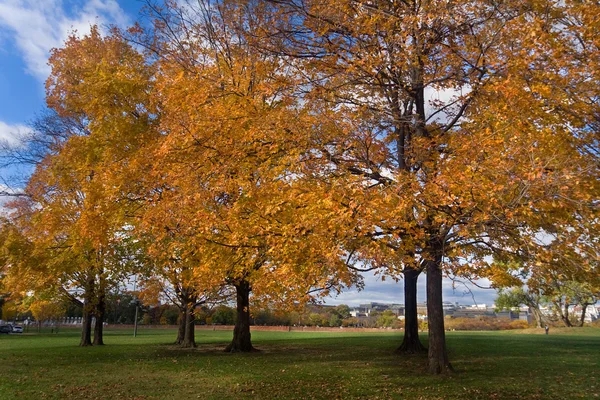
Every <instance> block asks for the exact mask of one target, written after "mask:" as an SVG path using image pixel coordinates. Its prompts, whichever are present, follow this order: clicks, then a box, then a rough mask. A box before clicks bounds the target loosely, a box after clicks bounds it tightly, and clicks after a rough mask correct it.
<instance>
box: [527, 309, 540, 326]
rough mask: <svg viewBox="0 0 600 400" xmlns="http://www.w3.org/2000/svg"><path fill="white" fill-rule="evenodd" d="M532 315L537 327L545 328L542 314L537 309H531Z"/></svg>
mask: <svg viewBox="0 0 600 400" xmlns="http://www.w3.org/2000/svg"><path fill="white" fill-rule="evenodd" d="M529 309H530V310H531V313H532V314H533V318H534V319H535V327H536V328H542V327H543V326H544V318H543V317H542V313H541V312H540V310H539V309H538V308H536V307H529Z"/></svg>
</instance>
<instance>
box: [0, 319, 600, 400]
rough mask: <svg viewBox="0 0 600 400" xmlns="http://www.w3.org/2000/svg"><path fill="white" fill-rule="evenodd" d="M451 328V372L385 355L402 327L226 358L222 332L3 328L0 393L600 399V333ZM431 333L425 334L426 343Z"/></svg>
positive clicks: (267, 338)
mask: <svg viewBox="0 0 600 400" xmlns="http://www.w3.org/2000/svg"><path fill="white" fill-rule="evenodd" d="M531 333H532V332H527V331H525V332H522V333H518V332H517V333H515V332H510V331H503V332H475V333H473V332H470V333H467V332H451V333H449V334H448V346H449V351H450V357H451V361H452V362H453V365H454V367H455V369H456V373H454V374H453V375H451V376H443V377H436V376H429V375H427V373H426V369H425V367H426V358H425V357H420V356H417V357H414V356H413V357H400V356H397V355H394V354H392V350H393V349H394V348H395V347H396V346H397V345H398V344H399V341H400V338H399V337H398V335H399V334H398V333H391V332H382V333H362V334H360V333H359V334H357V333H342V332H340V333H310V332H254V333H253V339H254V343H255V346H256V347H257V348H259V349H260V350H261V352H259V353H253V354H226V353H223V351H222V348H223V347H224V345H225V344H226V342H227V341H228V340H230V337H231V333H229V332H218V331H217V332H212V331H198V332H197V335H198V336H197V340H198V344H199V346H198V348H197V349H194V350H184V349H178V348H175V347H173V346H172V345H170V344H169V343H170V342H172V340H173V339H174V337H175V332H174V331H170V330H141V331H140V334H139V336H138V337H137V338H133V337H131V333H130V332H129V331H124V330H110V331H108V332H107V333H106V337H105V342H106V346H104V347H90V348H79V347H77V343H78V337H77V332H76V331H61V332H60V333H59V334H54V335H52V334H39V335H22V336H16V335H10V336H7V335H2V336H0V399H113V400H120V399H196V398H199V399H239V398H242V399H243V398H262V399H304V398H307V399H312V398H314V399H352V398H361V399H390V398H396V399H486V400H491V399H561V400H562V399H596V398H599V399H600V381H599V380H600V365H599V363H600V329H592V328H582V329H572V330H566V329H565V330H557V329H554V330H553V331H552V334H551V335H549V336H545V335H539V334H531ZM425 338H426V337H423V339H425Z"/></svg>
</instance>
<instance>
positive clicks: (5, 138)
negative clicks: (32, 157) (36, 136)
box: [0, 121, 31, 146]
mask: <svg viewBox="0 0 600 400" xmlns="http://www.w3.org/2000/svg"><path fill="white" fill-rule="evenodd" d="M30 131H31V128H29V127H28V126H26V125H21V124H15V125H11V124H7V123H6V122H2V121H0V141H1V142H7V143H8V144H9V145H11V146H15V145H18V144H19V138H20V137H22V136H24V135H26V134H27V133H29V132H30Z"/></svg>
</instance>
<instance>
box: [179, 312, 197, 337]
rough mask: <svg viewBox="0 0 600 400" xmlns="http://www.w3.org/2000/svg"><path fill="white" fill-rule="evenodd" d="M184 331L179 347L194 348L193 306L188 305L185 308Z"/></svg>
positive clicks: (194, 322)
mask: <svg viewBox="0 0 600 400" xmlns="http://www.w3.org/2000/svg"><path fill="white" fill-rule="evenodd" d="M185 310H186V312H185V329H184V334H183V342H182V343H181V347H196V316H195V315H194V304H193V303H191V302H190V303H188V304H187V305H186V307H185Z"/></svg>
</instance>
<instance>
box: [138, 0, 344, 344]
mask: <svg viewBox="0 0 600 400" xmlns="http://www.w3.org/2000/svg"><path fill="white" fill-rule="evenodd" d="M148 11H149V12H150V13H151V15H152V17H153V19H154V20H155V21H157V22H156V24H155V26H154V30H153V31H151V32H148V31H145V30H143V29H141V28H140V27H137V28H134V29H133V30H131V31H130V34H131V35H132V40H133V41H136V42H137V43H140V44H142V45H144V46H145V47H146V48H147V49H148V52H149V53H148V54H149V55H152V56H153V57H157V62H156V67H157V69H158V72H157V75H156V83H155V85H156V86H155V87H156V97H154V98H153V100H154V101H155V102H157V104H160V110H161V119H160V128H159V129H160V130H161V131H162V132H164V133H165V135H164V136H163V137H161V138H160V140H158V141H157V142H156V143H155V144H153V145H152V146H149V147H148V150H147V151H146V152H145V154H148V155H149V156H147V157H148V158H150V161H149V165H151V172H150V177H151V179H150V180H149V182H148V183H149V184H148V186H147V188H148V189H147V193H152V195H153V197H152V201H151V202H150V204H151V206H149V207H147V209H146V211H145V213H144V216H143V217H142V221H141V224H140V227H141V228H140V229H142V230H144V231H148V232H151V235H153V237H155V238H156V240H157V241H162V240H164V239H166V238H169V241H170V243H171V247H170V248H169V249H168V250H164V252H165V253H164V254H167V255H169V256H170V255H173V254H176V255H177V258H178V259H180V260H182V262H184V263H186V265H187V263H190V262H192V263H193V267H191V271H192V274H193V275H194V276H195V280H196V281H197V282H202V285H206V287H215V286H218V285H222V284H227V285H230V286H231V287H233V288H234V289H235V292H236V304H237V305H236V308H237V322H236V326H235V329H234V338H233V340H232V343H231V344H230V346H228V348H227V350H228V351H252V350H253V347H252V344H251V336H250V298H251V294H252V297H253V299H254V301H257V300H258V299H264V300H265V301H269V302H276V301H280V302H283V303H287V304H293V303H295V302H300V303H303V302H306V301H308V300H310V299H311V298H312V297H313V296H314V295H315V294H316V293H317V291H319V290H320V294H321V295H323V294H327V293H329V291H330V290H331V289H333V288H338V287H340V286H341V285H343V284H350V283H351V281H352V280H353V279H354V278H355V274H352V273H350V272H347V271H346V270H342V269H337V270H336V266H339V265H341V264H343V262H342V257H341V256H342V255H343V252H342V250H341V247H340V246H335V245H333V246H332V247H331V248H328V247H326V246H324V242H323V239H324V238H330V237H333V236H334V235H335V229H336V225H335V224H336V220H338V219H339V218H337V217H336V218H332V219H330V220H329V226H327V225H325V224H324V221H325V218H323V217H320V218H316V217H315V216H314V213H316V212H318V213H320V214H321V215H322V214H323V213H324V212H325V211H322V210H320V209H319V206H320V205H321V206H322V205H324V204H328V202H329V206H328V208H327V209H326V210H329V212H331V215H333V216H335V214H334V212H333V211H332V209H331V206H333V202H331V201H330V200H329V199H327V198H323V197H321V198H320V199H319V198H317V196H316V195H315V192H316V191H315V190H313V189H312V188H311V187H307V186H303V184H302V182H303V181H302V180H301V179H300V178H301V177H302V176H303V175H302V173H301V171H300V170H299V169H298V167H299V166H300V165H302V164H301V163H299V161H301V160H302V157H303V156H304V155H305V154H306V153H307V152H308V151H310V149H311V146H309V145H307V142H308V141H309V140H310V139H311V137H310V132H311V130H312V127H313V122H314V116H313V115H311V114H310V109H308V107H307V106H308V105H305V104H302V103H301V102H300V101H299V97H297V96H294V92H295V91H296V89H297V88H296V86H295V85H294V81H293V79H292V78H293V77H290V76H289V74H288V73H287V67H286V65H285V63H284V62H283V61H282V60H281V59H280V58H279V57H273V56H270V55H265V54H262V53H260V52H258V51H256V49H254V48H253V47H252V46H250V45H249V43H248V38H247V37H246V36H245V32H246V28H247V27H248V25H249V24H251V23H252V21H251V20H248V19H246V18H245V17H246V16H245V15H244V14H243V13H241V12H240V11H241V10H239V9H237V8H236V7H235V3H230V2H209V1H206V2H205V1H201V2H198V3H197V4H187V5H186V6H184V7H179V6H177V5H176V4H173V3H167V4H166V5H165V7H163V8H158V7H156V6H153V5H152V4H149V5H148ZM311 184H312V185H313V187H314V188H315V189H316V188H318V185H316V184H314V183H311ZM320 193H322V191H320ZM313 198H314V199H316V200H315V202H314V204H312V203H311V202H310V200H312V199H313ZM326 231H334V232H333V235H332V234H329V233H328V234H327V235H324V233H325V232H326ZM165 241H166V240H165ZM190 265H191V264H190ZM338 270H339V271H341V273H340V274H337V273H336V272H335V271H338Z"/></svg>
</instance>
